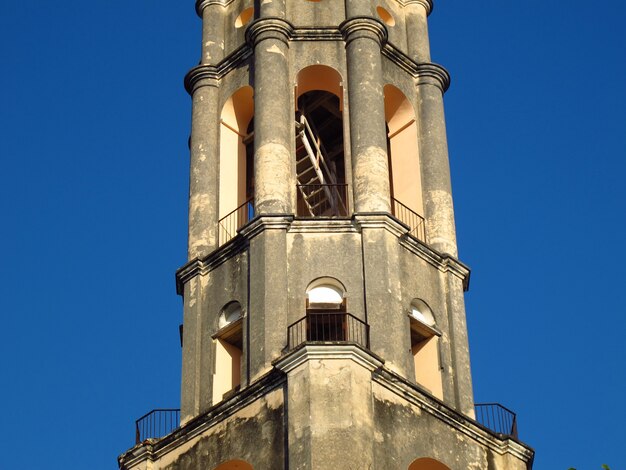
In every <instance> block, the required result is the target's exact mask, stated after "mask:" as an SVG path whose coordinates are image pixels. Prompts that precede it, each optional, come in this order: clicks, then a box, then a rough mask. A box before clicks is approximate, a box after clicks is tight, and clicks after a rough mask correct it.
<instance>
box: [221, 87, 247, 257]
mask: <svg viewBox="0 0 626 470" xmlns="http://www.w3.org/2000/svg"><path fill="white" fill-rule="evenodd" d="M252 95H253V89H252V87H250V86H245V87H242V88H239V89H238V90H237V91H236V92H235V93H233V94H232V95H231V97H230V98H228V100H226V103H224V106H223V108H222V112H221V115H220V119H221V126H220V181H219V219H220V222H219V231H218V235H219V242H220V245H222V244H224V243H226V242H227V241H229V240H230V239H231V238H233V237H234V236H235V235H236V234H237V230H238V229H239V228H240V227H241V226H242V225H244V224H245V223H246V222H247V221H248V220H250V218H251V217H252V216H253V215H254V214H253V210H254V204H253V197H254V140H253V133H252V128H253V126H252V122H253V116H254V100H253V96H252Z"/></svg>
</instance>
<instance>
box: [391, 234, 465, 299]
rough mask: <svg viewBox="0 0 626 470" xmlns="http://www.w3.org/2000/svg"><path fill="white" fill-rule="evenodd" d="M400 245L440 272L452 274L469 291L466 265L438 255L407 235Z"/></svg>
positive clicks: (445, 255) (446, 256)
mask: <svg viewBox="0 0 626 470" xmlns="http://www.w3.org/2000/svg"><path fill="white" fill-rule="evenodd" d="M400 245H402V246H403V247H404V248H406V249H407V250H409V251H410V252H411V253H413V254H415V255H417V256H419V257H420V258H422V259H423V260H424V261H426V262H427V263H429V264H431V265H432V266H434V267H436V268H437V269H439V270H440V271H441V272H444V273H448V272H449V273H452V274H453V275H455V276H456V277H458V278H459V279H461V280H462V281H463V290H465V291H467V290H468V289H469V282H470V274H471V270H470V268H469V267H468V266H467V265H466V264H464V263H462V262H461V261H459V260H458V259H456V258H454V257H452V256H450V255H448V254H442V253H439V252H438V251H436V250H433V249H432V248H431V247H430V246H428V245H426V244H425V243H424V242H422V241H420V240H418V239H417V238H414V237H411V236H408V235H406V236H404V237H402V239H401V240H400Z"/></svg>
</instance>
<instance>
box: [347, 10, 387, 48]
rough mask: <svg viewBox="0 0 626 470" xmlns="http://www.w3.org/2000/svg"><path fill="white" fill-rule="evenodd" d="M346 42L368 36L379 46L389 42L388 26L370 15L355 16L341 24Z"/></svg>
mask: <svg viewBox="0 0 626 470" xmlns="http://www.w3.org/2000/svg"><path fill="white" fill-rule="evenodd" d="M339 30H340V31H341V34H342V35H343V38H344V41H346V44H348V43H350V42H352V41H353V40H355V39H360V38H368V39H372V40H374V41H376V42H377V43H378V45H379V46H381V47H382V46H383V45H384V44H385V43H386V42H387V28H386V27H385V25H384V24H383V23H382V22H381V21H379V20H377V19H375V18H371V17H369V16H355V17H354V18H350V19H348V20H346V21H344V22H343V23H341V24H340V25H339Z"/></svg>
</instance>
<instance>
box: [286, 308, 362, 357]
mask: <svg viewBox="0 0 626 470" xmlns="http://www.w3.org/2000/svg"><path fill="white" fill-rule="evenodd" d="M287 337H288V347H289V350H292V349H294V348H296V347H297V346H299V345H301V344H302V343H309V342H310V343H328V342H330V343H338V342H339V343H356V344H359V345H361V346H363V347H364V348H369V325H368V324H367V323H365V322H363V321H362V320H359V319H358V318H357V317H355V316H354V315H352V314H350V313H346V312H309V313H307V315H306V316H305V317H303V318H301V319H300V320H298V321H297V322H295V323H292V324H291V325H289V327H288V328H287Z"/></svg>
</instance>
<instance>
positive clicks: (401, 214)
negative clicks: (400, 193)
mask: <svg viewBox="0 0 626 470" xmlns="http://www.w3.org/2000/svg"><path fill="white" fill-rule="evenodd" d="M391 202H392V204H391V210H392V214H393V215H394V216H395V217H396V218H397V219H398V220H400V222H402V223H404V224H406V225H408V226H409V235H412V236H414V237H415V238H417V239H418V240H421V241H423V242H424V241H426V224H425V223H424V218H423V217H422V216H421V215H419V214H418V213H417V212H415V211H414V210H412V209H409V208H408V207H407V206H405V205H404V204H402V203H401V202H400V201H398V200H397V199H395V198H392V201H391Z"/></svg>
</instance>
